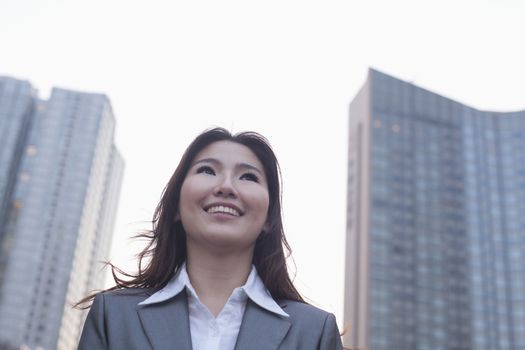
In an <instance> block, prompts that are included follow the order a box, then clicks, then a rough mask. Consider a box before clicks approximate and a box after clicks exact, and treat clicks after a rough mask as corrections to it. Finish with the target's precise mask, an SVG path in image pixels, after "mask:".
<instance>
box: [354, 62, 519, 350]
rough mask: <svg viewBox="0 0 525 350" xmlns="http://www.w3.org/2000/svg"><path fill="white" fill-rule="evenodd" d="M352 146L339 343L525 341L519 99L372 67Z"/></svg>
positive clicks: (489, 345)
mask: <svg viewBox="0 0 525 350" xmlns="http://www.w3.org/2000/svg"><path fill="white" fill-rule="evenodd" d="M348 155H349V162H348V193H347V195H348V213H347V243H346V282H345V284H346V288H345V310H344V315H345V320H344V322H345V325H346V326H347V327H348V332H347V334H346V335H345V344H346V345H348V346H352V347H363V348H366V349H374V350H381V349H403V350H408V349H418V350H422V349H432V350H435V349H455V350H460V349H522V348H524V349H525V215H523V213H525V111H520V112H508V113H501V112H486V111H480V110H477V109H475V108H472V107H469V106H466V105H463V104H461V103H459V102H456V101H453V100H451V99H449V98H446V97H443V96H440V95H438V94H435V93H432V92H430V91H427V90H425V89H422V88H419V87H417V86H414V85H412V84H410V83H407V82H403V81H401V80H398V79H395V78H393V77H391V76H388V75H386V74H383V73H380V72H378V71H375V70H370V71H369V74H368V78H367V80H366V82H365V84H364V86H363V87H362V89H361V90H360V91H359V93H358V94H357V96H356V97H355V98H354V100H353V101H352V103H351V104H350V118H349V149H348Z"/></svg>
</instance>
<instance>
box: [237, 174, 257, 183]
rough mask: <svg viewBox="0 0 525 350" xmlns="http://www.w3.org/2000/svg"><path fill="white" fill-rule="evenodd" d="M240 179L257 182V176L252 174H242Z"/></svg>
mask: <svg viewBox="0 0 525 350" xmlns="http://www.w3.org/2000/svg"><path fill="white" fill-rule="evenodd" d="M241 179H244V180H248V181H253V182H259V178H258V177H257V175H255V174H252V173H246V174H242V176H241Z"/></svg>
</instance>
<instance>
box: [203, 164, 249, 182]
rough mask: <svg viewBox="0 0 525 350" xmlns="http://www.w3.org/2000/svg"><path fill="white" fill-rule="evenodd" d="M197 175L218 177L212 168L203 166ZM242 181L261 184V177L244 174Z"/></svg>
mask: <svg viewBox="0 0 525 350" xmlns="http://www.w3.org/2000/svg"><path fill="white" fill-rule="evenodd" d="M197 174H208V175H216V174H215V170H213V168H212V167H210V166H207V165H203V166H200V167H198V168H197ZM240 179H241V180H248V181H253V182H259V177H258V176H257V175H255V174H253V173H244V174H242V175H241V177H240Z"/></svg>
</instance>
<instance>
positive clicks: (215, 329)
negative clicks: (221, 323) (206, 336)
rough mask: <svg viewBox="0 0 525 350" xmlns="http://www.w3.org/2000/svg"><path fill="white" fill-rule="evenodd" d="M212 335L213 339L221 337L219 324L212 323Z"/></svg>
mask: <svg viewBox="0 0 525 350" xmlns="http://www.w3.org/2000/svg"><path fill="white" fill-rule="evenodd" d="M210 334H211V336H212V337H217V336H219V327H218V326H217V323H215V322H210Z"/></svg>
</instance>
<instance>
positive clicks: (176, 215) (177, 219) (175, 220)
mask: <svg viewBox="0 0 525 350" xmlns="http://www.w3.org/2000/svg"><path fill="white" fill-rule="evenodd" d="M178 221H180V214H179V212H177V214H175V217H174V218H173V222H178Z"/></svg>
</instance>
